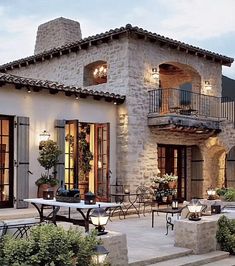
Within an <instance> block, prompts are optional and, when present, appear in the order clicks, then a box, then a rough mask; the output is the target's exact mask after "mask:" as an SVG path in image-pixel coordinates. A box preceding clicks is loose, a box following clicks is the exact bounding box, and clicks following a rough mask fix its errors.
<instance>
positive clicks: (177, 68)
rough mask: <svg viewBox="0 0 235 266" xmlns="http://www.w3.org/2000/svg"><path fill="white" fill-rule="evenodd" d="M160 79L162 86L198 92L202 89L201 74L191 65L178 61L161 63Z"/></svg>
mask: <svg viewBox="0 0 235 266" xmlns="http://www.w3.org/2000/svg"><path fill="white" fill-rule="evenodd" d="M159 79H160V86H161V88H175V89H182V90H189V89H190V90H191V91H192V92H196V93H200V91H201V76H200V75H199V73H198V72H197V71H196V70H195V69H194V68H193V67H191V66H189V65H185V64H181V63H177V62H165V63H162V64H160V65H159Z"/></svg>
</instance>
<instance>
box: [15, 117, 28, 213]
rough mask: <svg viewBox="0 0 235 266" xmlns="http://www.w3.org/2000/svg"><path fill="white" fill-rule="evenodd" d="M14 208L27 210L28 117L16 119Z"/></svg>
mask: <svg viewBox="0 0 235 266" xmlns="http://www.w3.org/2000/svg"><path fill="white" fill-rule="evenodd" d="M16 172H17V178H16V208H18V209H22V208H28V203H27V202H24V201H23V200H24V199H25V198H28V197H29V117H17V171H16Z"/></svg>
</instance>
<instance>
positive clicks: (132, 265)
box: [128, 249, 192, 266]
mask: <svg viewBox="0 0 235 266" xmlns="http://www.w3.org/2000/svg"><path fill="white" fill-rule="evenodd" d="M167 253H168V254H167V255H161V256H158V257H154V258H149V259H143V260H141V261H140V260H136V261H132V262H129V263H128V266H146V265H155V264H154V263H160V262H162V261H168V260H169V261H171V260H172V259H175V258H178V257H183V256H188V255H190V254H192V250H190V249H184V251H179V250H176V251H173V250H169V252H167ZM156 265H158V264H156ZM171 266H174V265H173V264H172V265H171Z"/></svg>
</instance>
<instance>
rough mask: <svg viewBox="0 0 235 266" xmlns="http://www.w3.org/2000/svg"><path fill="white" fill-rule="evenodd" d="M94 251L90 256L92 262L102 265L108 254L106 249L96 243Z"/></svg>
mask: <svg viewBox="0 0 235 266" xmlns="http://www.w3.org/2000/svg"><path fill="white" fill-rule="evenodd" d="M94 252H95V253H94V255H92V258H91V260H92V262H93V263H94V264H95V265H102V264H103V263H104V262H105V260H106V258H107V256H108V254H109V252H108V250H107V249H106V248H105V247H104V246H101V245H97V246H96V247H95V250H94Z"/></svg>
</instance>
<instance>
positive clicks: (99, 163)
mask: <svg viewBox="0 0 235 266" xmlns="http://www.w3.org/2000/svg"><path fill="white" fill-rule="evenodd" d="M98 168H99V169H100V168H102V162H101V161H100V160H99V161H98Z"/></svg>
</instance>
